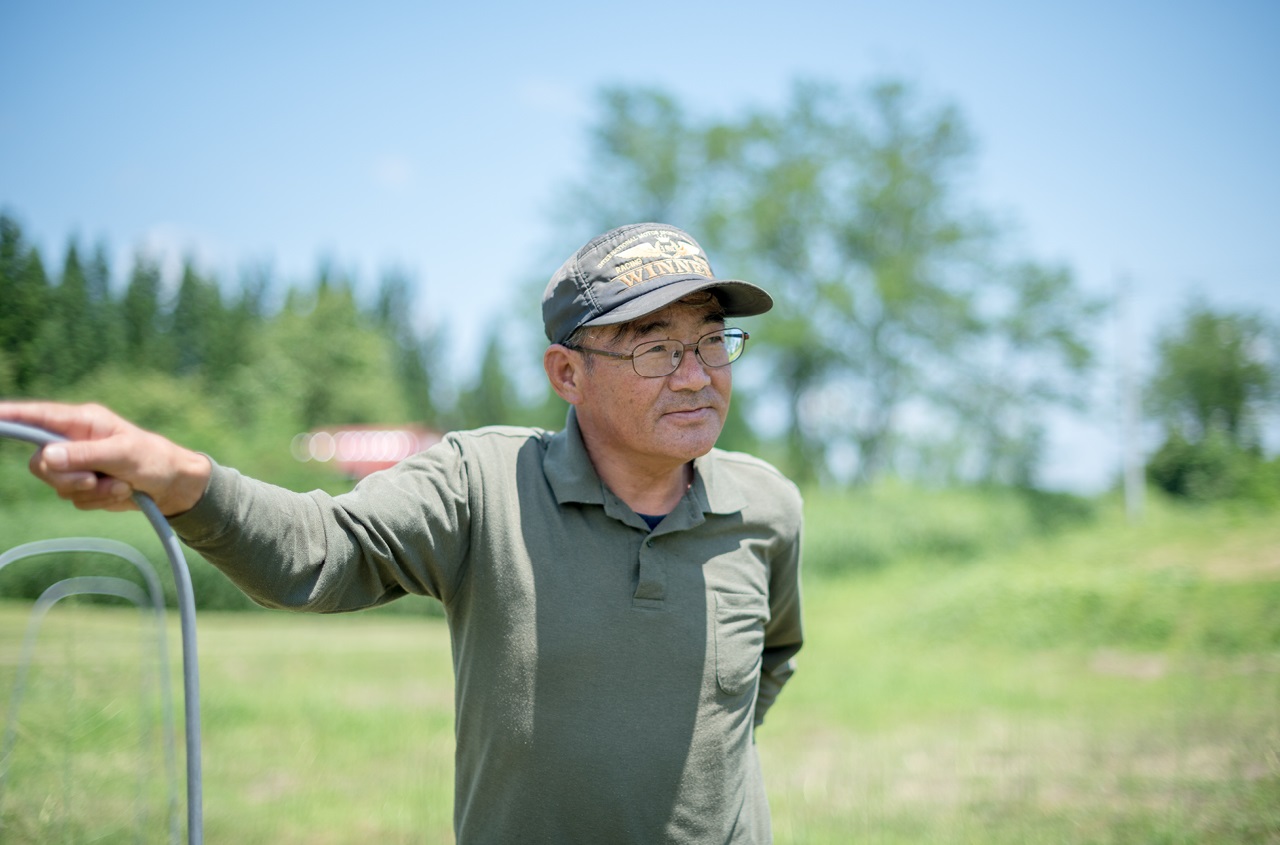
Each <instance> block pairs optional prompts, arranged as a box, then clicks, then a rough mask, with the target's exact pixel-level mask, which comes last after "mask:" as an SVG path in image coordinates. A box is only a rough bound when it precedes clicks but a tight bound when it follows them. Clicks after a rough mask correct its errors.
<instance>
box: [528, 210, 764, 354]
mask: <svg viewBox="0 0 1280 845" xmlns="http://www.w3.org/2000/svg"><path fill="white" fill-rule="evenodd" d="M702 290H709V291H711V292H712V293H714V294H715V296H716V299H717V301H718V302H719V303H720V306H721V307H722V308H723V309H724V314H725V316H726V317H747V316H751V315H753V314H763V313H764V312H766V311H768V310H769V309H770V308H772V307H773V300H772V299H771V298H770V297H769V294H767V293H765V292H764V291H763V290H761V289H760V288H758V287H756V286H755V285H752V284H749V283H747V282H742V281H737V280H734V279H717V278H716V277H715V275H714V274H713V273H712V272H711V264H710V262H709V261H708V260H707V256H706V253H704V252H703V251H702V247H700V246H698V242H697V241H695V240H694V239H693V238H692V237H690V236H689V235H688V234H686V233H685V232H683V231H681V230H680V229H677V228H676V227H674V226H668V225H665V224H663V223H633V224H631V225H628V226H621V227H619V228H617V229H613V230H611V231H609V232H605V233H604V234H603V235H600V236H599V237H597V238H594V239H593V240H592V241H591V242H590V243H588V244H587V245H586V246H584V247H582V249H580V250H578V251H577V252H576V253H574V254H573V255H572V256H571V257H570V258H569V260H568V261H566V262H565V263H564V264H563V265H562V266H561V267H560V269H559V270H557V271H556V273H555V275H553V276H552V277H551V281H550V283H548V285H547V289H546V292H545V293H544V294H543V296H542V323H543V327H544V329H545V330H546V333H547V340H549V341H551V342H552V343H563V342H564V341H566V340H568V339H569V337H570V335H572V334H573V333H574V332H575V331H577V330H578V329H580V328H582V327H583V326H609V325H618V324H619V323H628V322H631V321H633V320H636V319H638V318H640V317H643V316H645V315H647V314H652V313H653V312H655V311H658V310H659V309H662V308H664V307H666V306H668V305H670V304H671V303H673V302H676V301H677V300H680V299H683V298H685V297H686V296H688V295H689V294H691V293H695V292H697V291H702Z"/></svg>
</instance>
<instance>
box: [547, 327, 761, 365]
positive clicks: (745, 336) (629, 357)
mask: <svg viewBox="0 0 1280 845" xmlns="http://www.w3.org/2000/svg"><path fill="white" fill-rule="evenodd" d="M729 332H733V333H734V334H733V336H738V335H740V336H741V337H742V346H741V348H739V350H738V354H737V355H735V356H733V357H732V358H730V359H729V360H728V361H725V362H724V363H723V364H709V363H707V360H706V359H705V358H703V357H702V352H701V350H699V349H698V347H699V346H701V345H702V341H704V340H706V339H707V338H709V337H711V336H712V335H726V334H728V333H729ZM750 339H751V335H750V333H748V332H747V331H746V330H745V329H740V328H737V327H736V326H728V327H725V328H723V329H716V330H715V331H710V332H707V333H706V334H704V335H703V336H702V337H700V338H698V339H697V340H695V341H694V342H693V343H684V342H683V341H679V340H676V339H675V338H671V337H669V338H661V339H658V340H646V341H644V342H643V343H637V344H636V345H635V347H633V348H632V350H631V352H630V354H628V353H624V352H613V351H612V350H609V349H593V348H591V347H590V346H579V345H578V344H576V343H562V344H560V345H561V346H563V347H565V348H566V349H572V350H574V351H576V352H589V353H591V354H592V355H603V356H605V357H606V358H617V359H618V360H620V361H630V362H631V369H632V370H634V371H635V374H636V375H638V376H640V378H666V377H667V376H669V375H671V373H674V372H675V371H676V370H678V369H680V365H681V364H683V363H684V356H685V355H686V354H687V353H688V351H689V350H690V349H692V350H693V354H694V355H696V356H697V357H698V360H699V361H700V362H702V366H704V367H707V368H709V369H712V370H718V369H720V368H722V367H727V366H729V365H730V364H732V363H733V362H734V361H736V360H738V359H739V358H741V357H742V353H743V352H746V351H747V341H748V340H750ZM653 343H678V344H680V346H681V347H682V348H681V350H680V358H679V360H677V361H676V362H675V366H674V367H672V368H671V370H670V372H666V373H663V374H662V375H660V376H647V375H645V374H644V373H642V372H640V370H639V369H637V367H636V350H638V349H639V348H640V347H642V346H648V345H650V344H653ZM672 353H673V357H674V353H675V350H674V349H673V350H672Z"/></svg>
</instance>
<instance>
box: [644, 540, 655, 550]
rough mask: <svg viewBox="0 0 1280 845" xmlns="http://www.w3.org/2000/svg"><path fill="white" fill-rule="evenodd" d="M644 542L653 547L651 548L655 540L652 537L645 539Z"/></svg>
mask: <svg viewBox="0 0 1280 845" xmlns="http://www.w3.org/2000/svg"><path fill="white" fill-rule="evenodd" d="M644 544H645V545H646V546H648V547H649V548H651V549H652V548H653V540H652V539H649V540H645V541H644Z"/></svg>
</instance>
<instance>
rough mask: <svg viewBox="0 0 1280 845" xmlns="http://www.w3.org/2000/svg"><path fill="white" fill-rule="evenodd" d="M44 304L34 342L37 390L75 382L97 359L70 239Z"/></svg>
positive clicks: (80, 271) (85, 295) (76, 253)
mask: <svg viewBox="0 0 1280 845" xmlns="http://www.w3.org/2000/svg"><path fill="white" fill-rule="evenodd" d="M47 303H48V306H47V313H46V316H45V317H44V319H43V320H41V323H40V332H39V335H38V336H37V338H36V341H35V345H34V349H35V359H36V360H35V368H36V371H37V372H38V374H39V375H38V378H37V383H38V385H39V388H38V389H39V390H41V391H49V390H58V389H61V388H64V387H66V386H68V385H72V384H75V383H76V382H77V381H79V380H80V379H81V378H82V377H83V376H85V375H86V374H87V373H89V372H90V371H92V370H93V369H94V367H96V366H97V364H98V362H99V350H98V348H97V339H96V338H95V336H94V316H93V308H92V305H91V303H90V300H89V287H88V280H87V278H86V276H85V270H84V265H83V264H82V263H81V261H80V250H79V247H78V246H77V244H76V241H75V239H74V238H73V239H72V240H71V241H70V242H69V243H68V245H67V252H66V258H65V259H64V261H63V265H62V275H61V278H60V279H59V282H58V285H57V286H56V287H54V288H53V289H52V290H51V291H50V296H49V297H48V300H47Z"/></svg>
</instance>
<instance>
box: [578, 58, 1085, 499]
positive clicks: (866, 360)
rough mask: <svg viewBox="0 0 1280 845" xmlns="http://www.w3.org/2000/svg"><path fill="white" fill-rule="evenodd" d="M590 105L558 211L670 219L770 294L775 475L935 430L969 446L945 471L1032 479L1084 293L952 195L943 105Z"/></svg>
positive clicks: (883, 452)
mask: <svg viewBox="0 0 1280 845" xmlns="http://www.w3.org/2000/svg"><path fill="white" fill-rule="evenodd" d="M600 104H601V112H602V113H601V115H600V117H599V119H598V121H597V127H596V129H595V130H594V132H593V135H592V139H593V142H594V145H593V150H592V157H591V159H590V167H589V170H588V172H587V173H586V174H585V176H584V178H583V180H582V182H581V183H580V184H579V185H577V186H574V187H572V188H571V189H570V191H569V192H568V194H567V208H568V211H567V213H566V219H567V220H569V221H579V224H580V225H581V227H582V228H583V229H586V228H590V229H591V230H593V231H599V230H601V229H602V228H605V227H608V226H612V225H615V224H617V223H619V222H624V221H629V220H634V219H637V218H638V216H639V215H640V214H641V213H643V214H645V215H646V216H653V217H656V218H657V219H665V220H667V221H668V222H672V223H675V224H677V225H684V226H687V227H688V228H689V229H690V230H691V231H693V232H694V233H696V234H697V235H698V237H699V239H700V240H702V241H703V245H704V246H706V247H707V248H708V249H710V250H712V251H713V252H714V253H716V256H715V257H716V262H715V263H716V265H717V266H718V268H719V271H720V273H721V275H723V276H727V277H732V276H738V275H739V273H738V272H736V271H737V270H738V268H743V270H742V275H745V276H746V277H747V278H757V279H760V280H761V281H762V282H763V283H764V285H765V287H767V288H768V289H769V290H770V291H771V292H772V293H773V294H774V299H775V308H774V310H773V311H772V312H771V313H770V314H769V315H766V316H765V317H763V318H761V319H762V321H763V323H764V328H763V330H761V331H759V332H758V335H757V337H758V343H756V342H755V341H754V340H753V343H754V344H755V346H756V348H757V350H759V351H760V352H764V353H765V358H766V359H767V360H768V361H769V363H770V366H771V369H772V372H773V375H774V378H773V380H772V382H771V384H769V385H766V386H765V387H764V388H762V389H761V391H760V392H761V394H762V395H763V396H772V397H774V398H776V399H777V400H779V402H780V404H781V406H782V407H783V408H784V409H785V415H784V416H785V421H784V436H785V442H786V460H785V462H786V463H787V464H788V466H787V469H788V471H789V472H790V473H792V474H793V475H794V476H796V477H797V478H799V479H800V480H802V481H804V480H810V479H813V478H815V477H820V476H822V475H823V474H824V473H826V472H827V470H826V468H827V467H828V466H830V464H831V458H832V456H833V454H835V453H836V452H843V453H845V454H851V455H852V456H853V460H852V463H853V468H854V471H855V473H856V476H857V477H858V478H860V479H862V480H864V481H865V480H870V479H872V478H874V477H875V476H876V475H878V474H880V473H882V472H884V471H885V470H886V469H888V468H889V467H890V465H891V464H892V462H893V460H894V458H895V455H897V456H899V457H901V456H902V453H903V452H904V451H907V452H916V451H918V450H919V449H921V448H924V447H925V446H926V445H927V444H926V441H929V440H939V439H941V440H950V441H952V442H958V443H967V444H970V445H968V446H966V447H965V448H963V449H962V450H960V452H959V453H957V455H956V460H957V461H958V462H959V463H960V464H961V465H962V466H961V467H960V468H958V469H957V468H953V470H954V471H960V469H964V471H965V472H967V474H969V475H971V476H972V475H976V476H979V477H984V478H991V477H1004V476H1011V475H1018V476H1022V477H1030V476H1031V475H1033V474H1034V466H1035V464H1036V461H1037V459H1038V455H1037V454H1036V451H1037V447H1038V444H1039V442H1040V437H1041V431H1042V425H1041V424H1040V421H1039V418H1040V415H1041V414H1042V413H1043V410H1044V407H1045V405H1046V403H1050V402H1060V401H1066V400H1068V399H1070V398H1071V397H1072V396H1073V395H1074V394H1075V392H1077V391H1078V389H1079V376H1080V375H1081V374H1082V373H1083V372H1084V370H1085V368H1086V367H1087V366H1088V364H1089V362H1090V358H1091V356H1090V352H1089V346H1088V344H1087V343H1086V340H1085V337H1084V331H1085V330H1086V329H1087V327H1088V319H1087V318H1088V317H1089V316H1090V315H1092V314H1095V313H1096V312H1097V309H1098V307H1099V306H1098V305H1096V304H1095V303H1091V302H1089V301H1087V300H1086V299H1085V298H1084V297H1083V296H1081V295H1080V293H1079V291H1078V290H1077V289H1076V287H1075V283H1074V280H1073V278H1072V276H1071V274H1070V273H1069V272H1068V271H1067V270H1065V269H1063V268H1047V267H1041V266H1039V265H1037V264H1035V263H1033V262H1030V261H1016V262H1010V261H1008V260H1007V259H1006V258H1005V257H1004V254H1005V252H1006V251H1007V250H1006V248H1005V244H1004V242H1003V239H1002V232H1001V230H1000V227H998V226H996V225H995V224H994V223H993V222H992V221H991V220H990V219H989V217H988V215H986V214H985V213H983V212H982V211H981V210H979V209H976V208H973V207H971V206H969V205H967V204H965V203H964V202H962V190H961V189H962V177H963V175H964V174H965V172H966V168H967V166H968V164H969V161H970V159H971V157H972V147H973V144H972V141H971V139H970V137H969V133H968V130H967V128H966V126H965V124H964V121H963V120H962V118H961V116H960V114H959V112H958V110H957V109H955V108H954V107H952V106H947V105H944V106H941V107H937V108H927V107H924V106H922V105H921V104H920V102H919V100H918V97H917V96H916V95H915V93H914V92H913V91H912V90H911V89H910V88H909V87H908V86H906V85H904V84H901V83H896V82H889V83H881V84H876V85H873V86H871V87H869V88H868V89H867V90H866V91H865V92H863V93H861V94H859V95H855V94H851V93H849V92H846V91H843V90H841V89H839V88H837V87H835V86H830V85H821V84H808V83H805V84H798V85H797V86H796V87H795V88H794V89H793V91H792V94H791V98H790V101H789V102H788V103H786V104H785V105H784V106H783V107H782V108H781V109H778V110H769V109H756V110H753V111H749V112H747V113H746V114H744V115H742V116H741V117H739V118H737V119H732V120H722V121H714V120H713V121H706V122H700V123H691V122H690V121H688V120H687V119H686V118H685V117H684V116H683V112H682V111H681V109H680V108H679V106H678V105H677V104H676V103H675V102H674V101H673V100H672V99H671V98H670V97H669V96H667V95H665V94H662V93H661V92H657V91H652V90H630V91H628V90H625V89H613V90H609V91H606V92H604V94H603V95H602V97H601V101H600ZM645 209H648V211H645ZM726 268H728V269H729V272H726ZM760 404H761V405H766V404H771V403H768V402H761V403H760ZM993 423H994V424H995V426H994V428H993ZM935 452H936V450H935ZM908 457H910V455H908ZM909 463H910V462H909V461H903V462H901V463H900V465H899V467H898V468H899V469H900V470H901V469H902V468H903V467H905V466H907V465H908V464H909ZM917 465H920V464H919V462H917ZM966 468H967V469H966Z"/></svg>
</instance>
